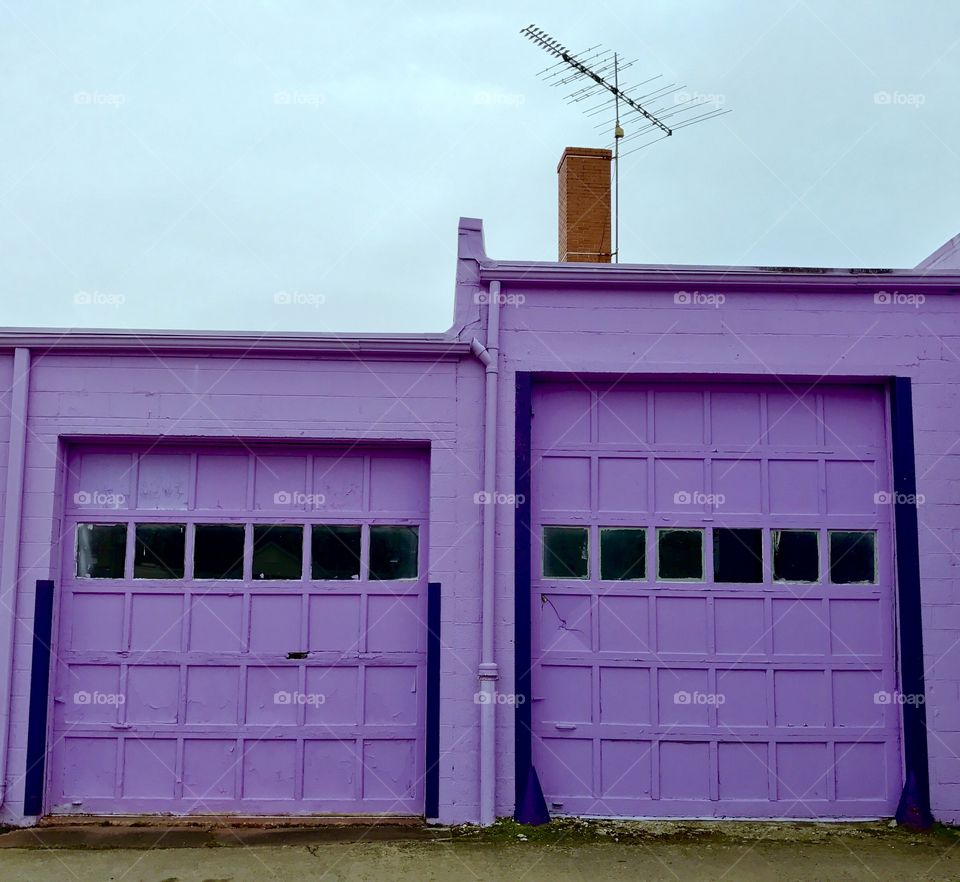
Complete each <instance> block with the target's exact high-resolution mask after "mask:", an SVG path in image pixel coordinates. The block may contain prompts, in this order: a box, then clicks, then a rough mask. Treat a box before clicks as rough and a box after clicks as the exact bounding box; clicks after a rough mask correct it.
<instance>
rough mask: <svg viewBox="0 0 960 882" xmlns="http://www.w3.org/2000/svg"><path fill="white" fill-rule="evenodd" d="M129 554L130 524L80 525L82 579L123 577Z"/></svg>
mask: <svg viewBox="0 0 960 882" xmlns="http://www.w3.org/2000/svg"><path fill="white" fill-rule="evenodd" d="M126 554H127V525H126V524H77V576H78V577H79V578H81V579H122V578H123V563H124V559H125V558H126Z"/></svg>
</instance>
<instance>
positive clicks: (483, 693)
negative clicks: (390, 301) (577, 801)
mask: <svg viewBox="0 0 960 882" xmlns="http://www.w3.org/2000/svg"><path fill="white" fill-rule="evenodd" d="M470 349H471V350H472V352H473V354H474V355H476V356H477V358H479V359H480V362H481V363H482V364H483V366H484V368H485V369H486V403H485V404H484V427H483V496H482V497H481V499H482V500H483V503H484V505H483V565H482V568H483V588H482V593H481V597H482V601H481V612H480V667H479V669H478V671H477V676H478V677H479V679H480V698H479V701H480V823H481V824H482V825H484V826H489V825H490V824H492V823H493V822H494V820H495V818H496V794H497V753H496V712H497V702H496V681H497V678H498V676H499V671H498V669H497V663H496V660H495V646H494V618H493V616H494V599H495V591H496V570H495V563H496V555H495V543H496V527H497V522H496V511H497V503H496V493H497V384H498V380H499V371H500V363H499V362H500V359H499V354H500V283H499V282H491V283H490V291H489V295H488V297H487V345H486V346H484V345H483V344H482V343H481V342H480V341H479V340H477V339H476V338H474V340H473V341H472V342H471V344H470Z"/></svg>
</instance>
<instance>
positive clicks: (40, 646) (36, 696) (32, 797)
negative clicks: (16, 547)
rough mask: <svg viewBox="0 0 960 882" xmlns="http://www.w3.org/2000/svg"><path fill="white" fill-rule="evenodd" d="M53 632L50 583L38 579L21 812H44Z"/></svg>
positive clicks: (51, 586)
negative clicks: (51, 640) (25, 766)
mask: <svg viewBox="0 0 960 882" xmlns="http://www.w3.org/2000/svg"><path fill="white" fill-rule="evenodd" d="M52 631H53V582H51V581H50V580H49V579H41V580H39V581H38V582H37V591H36V602H35V604H34V613H33V658H32V660H31V665H30V711H29V722H28V725H27V769H26V774H25V775H24V791H23V813H24V814H25V815H27V816H30V817H33V816H36V815H40V814H42V813H43V783H44V771H45V760H46V756H47V703H48V698H49V694H50V635H51V633H52Z"/></svg>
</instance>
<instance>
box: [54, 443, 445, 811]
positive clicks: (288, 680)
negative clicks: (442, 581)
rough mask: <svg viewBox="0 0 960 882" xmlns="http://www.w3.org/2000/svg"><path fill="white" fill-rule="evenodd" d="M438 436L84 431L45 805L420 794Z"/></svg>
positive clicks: (353, 801)
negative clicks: (384, 440)
mask: <svg viewBox="0 0 960 882" xmlns="http://www.w3.org/2000/svg"><path fill="white" fill-rule="evenodd" d="M427 513H428V460H427V455H426V454H425V453H421V452H405V451H400V450H388V449H383V450H378V451H377V452H362V451H358V450H357V449H354V450H353V451H352V452H343V451H337V450H326V449H319V450H314V451H311V452H304V451H303V450H296V451H289V450H288V451H284V450H276V449H273V450H263V451H259V450H258V451H256V453H250V452H249V451H248V450H226V449H215V448H195V449H193V450H166V449H162V448H154V449H152V450H151V451H150V452H143V453H140V452H137V451H133V450H129V451H128V450H118V449H114V450H97V449H92V448H91V449H79V450H76V451H74V452H73V453H72V454H71V456H70V460H69V478H68V481H67V499H66V507H65V519H64V527H63V529H64V542H63V547H64V557H63V571H62V578H61V579H60V584H59V586H58V587H59V590H60V595H61V600H60V605H59V623H58V624H57V626H56V628H57V630H56V633H57V634H58V635H59V636H58V638H57V645H56V647H55V651H56V658H57V665H56V673H55V681H54V685H55V691H54V711H53V734H52V737H53V743H52V750H51V763H50V780H49V791H48V796H49V798H48V801H47V804H48V806H50V810H51V811H53V812H58V813H68V812H86V813H141V812H171V813H176V814H185V813H225V812H232V813H241V814H257V813H266V814H293V813H308V812H310V813H314V812H335V813H347V812H353V813H356V812H360V813H372V812H382V813H390V814H420V813H422V811H423V785H422V775H423V764H424V745H423V730H424V692H425V680H424V677H425V645H426V641H425V627H424V624H423V623H424V622H425V621H426V618H425V602H426V601H425V595H426V591H425V586H426V548H427V536H426V531H427Z"/></svg>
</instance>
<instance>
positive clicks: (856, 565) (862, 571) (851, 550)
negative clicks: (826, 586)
mask: <svg viewBox="0 0 960 882" xmlns="http://www.w3.org/2000/svg"><path fill="white" fill-rule="evenodd" d="M830 581H831V582H832V583H833V584H834V585H856V584H858V583H860V584H868V585H872V584H873V583H874V582H876V581H877V555H876V533H874V532H873V531H872V530H836V531H833V530H832V531H831V532H830Z"/></svg>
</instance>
